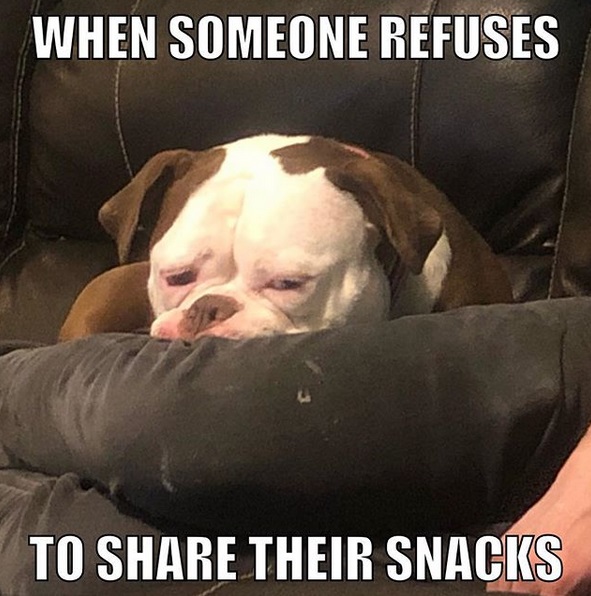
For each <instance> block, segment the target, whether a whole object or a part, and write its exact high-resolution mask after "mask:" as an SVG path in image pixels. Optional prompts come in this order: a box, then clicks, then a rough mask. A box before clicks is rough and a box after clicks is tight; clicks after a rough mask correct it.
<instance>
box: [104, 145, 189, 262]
mask: <svg viewBox="0 0 591 596" xmlns="http://www.w3.org/2000/svg"><path fill="white" fill-rule="evenodd" d="M193 159H194V153H193V152H191V151H186V150H183V149H179V150H171V151H162V152H161V153H158V154H156V155H155V156H154V157H152V158H151V159H150V160H148V162H147V163H146V164H145V165H144V166H143V167H142V169H141V170H140V171H139V172H138V173H137V174H136V175H135V176H134V177H133V179H132V180H131V182H129V184H127V186H125V187H123V188H122V189H121V190H120V191H119V192H118V193H117V194H115V195H114V196H113V197H111V198H110V199H109V200H108V201H107V202H106V203H105V204H104V205H103V206H102V207H101V209H100V211H99V221H100V222H101V224H102V226H103V227H104V228H105V230H106V231H107V233H108V234H109V235H110V236H111V237H112V238H113V239H114V240H115V242H116V243H117V252H118V254H119V261H120V263H121V264H123V263H129V262H134V261H139V260H144V259H147V254H145V253H146V252H147V247H148V245H149V241H150V236H151V233H152V231H153V229H154V226H155V225H156V222H157V221H158V217H159V215H160V211H161V209H162V202H163V199H164V196H165V194H166V191H167V190H168V189H169V188H170V186H171V185H172V184H173V182H174V180H175V179H178V178H179V177H182V176H183V175H184V174H185V173H186V172H187V170H188V169H189V167H190V165H191V163H192V161H193Z"/></svg>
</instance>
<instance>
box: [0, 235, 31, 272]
mask: <svg viewBox="0 0 591 596" xmlns="http://www.w3.org/2000/svg"><path fill="white" fill-rule="evenodd" d="M25 244H26V241H25V239H24V238H23V239H22V240H21V243H20V244H19V245H18V246H17V247H16V248H15V249H14V250H13V251H12V252H9V253H8V254H7V255H6V258H5V259H4V260H3V261H2V262H1V263H0V273H2V270H3V269H4V267H6V266H7V265H8V262H9V261H10V260H11V259H12V257H14V256H16V255H17V254H18V253H19V252H20V251H21V250H22V249H23V248H25Z"/></svg>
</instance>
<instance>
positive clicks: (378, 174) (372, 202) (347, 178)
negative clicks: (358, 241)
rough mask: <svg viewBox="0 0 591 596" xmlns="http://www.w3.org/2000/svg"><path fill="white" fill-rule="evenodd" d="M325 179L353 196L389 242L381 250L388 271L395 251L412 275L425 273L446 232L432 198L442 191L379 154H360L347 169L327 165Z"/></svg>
mask: <svg viewBox="0 0 591 596" xmlns="http://www.w3.org/2000/svg"><path fill="white" fill-rule="evenodd" d="M326 176H327V178H328V179H329V180H330V181H331V182H332V183H333V184H334V185H335V186H337V187H338V188H340V189H342V190H345V191H347V192H350V193H351V194H353V196H354V197H355V198H356V200H357V201H358V202H359V204H360V205H361V207H362V209H363V211H364V213H365V216H366V217H367V219H368V221H369V222H370V223H371V224H373V225H374V226H375V227H376V228H377V229H378V230H379V231H380V232H381V235H382V237H383V238H385V239H386V240H387V243H386V245H384V244H383V243H382V245H378V248H377V256H378V258H379V259H380V261H381V262H382V264H383V265H384V267H385V269H386V273H387V274H390V273H391V268H392V267H393V266H394V263H393V260H394V259H395V257H393V256H392V249H394V251H395V252H396V253H397V254H398V255H399V256H400V259H401V261H402V263H403V264H404V265H406V266H407V267H408V269H409V270H410V271H411V272H412V273H414V274H415V275H418V274H419V273H421V271H422V269H423V265H424V263H425V260H426V259H427V256H428V255H429V253H430V252H431V250H432V249H433V247H434V246H435V244H436V242H437V240H438V239H439V238H440V236H441V234H442V232H443V222H442V219H441V216H440V214H439V212H438V211H437V210H436V209H435V208H433V207H432V206H431V205H430V204H429V200H428V198H429V196H430V194H433V193H437V192H439V191H437V190H436V189H435V187H433V186H432V185H431V184H430V183H429V182H427V180H426V179H425V178H423V176H422V175H421V174H420V173H419V172H417V171H416V170H415V169H414V168H412V167H411V166H410V165H408V164H405V163H404V162H402V161H400V160H398V159H397V158H395V157H392V156H389V155H385V154H378V153H371V154H370V153H367V154H366V156H365V157H364V156H359V155H357V156H355V157H354V158H353V159H350V160H348V161H347V162H346V163H343V164H342V165H338V166H333V167H328V168H326Z"/></svg>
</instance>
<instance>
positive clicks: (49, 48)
mask: <svg viewBox="0 0 591 596" xmlns="http://www.w3.org/2000/svg"><path fill="white" fill-rule="evenodd" d="M32 23H33V35H34V41H35V50H36V55H37V58H38V59H48V58H57V59H61V60H70V59H72V58H78V59H81V60H84V59H93V60H102V59H111V60H141V59H145V60H155V59H157V58H158V47H159V45H158V35H157V33H158V28H157V20H156V16H154V15H147V16H140V15H132V16H87V15H85V16H70V15H68V16H63V17H59V16H48V17H42V16H33V17H32ZM368 27H369V17H368V16H366V15H331V16H327V15H325V16H322V15H321V16H317V17H312V16H309V15H295V16H292V17H286V16H262V15H247V16H246V15H241V16H226V17H220V16H217V15H204V16H201V17H199V18H195V17H192V16H189V15H175V16H173V17H172V18H171V19H170V20H169V21H168V23H167V30H168V34H169V37H170V39H169V42H168V43H167V45H166V48H167V50H166V51H167V52H168V54H169V55H170V56H171V57H172V58H174V59H175V60H189V59H192V58H200V59H202V60H217V59H220V58H226V59H229V60H285V59H287V58H292V59H295V60H308V59H311V58H318V59H321V60H339V59H341V60H342V59H347V60H368V59H369V58H370V49H369V41H370V40H369V37H370V33H369V29H368ZM558 27H559V23H558V20H557V19H556V17H554V16H552V15H539V16H531V15H515V16H511V17H506V16H504V15H496V14H493V15H488V16H483V17H481V16H478V15H433V16H428V15H411V16H408V17H406V18H405V17H402V16H400V15H382V16H380V17H379V23H378V27H377V30H378V31H379V40H378V41H379V43H378V46H379V58H380V59H382V60H404V59H410V60H424V59H431V60H440V59H443V58H445V57H446V55H449V52H451V53H452V54H453V55H454V56H456V57H457V58H460V59H462V60H473V59H475V58H477V57H478V56H480V55H481V54H483V55H484V56H485V57H486V58H488V59H490V60H504V59H507V58H511V59H513V60H521V59H526V60H527V59H532V58H534V57H536V58H538V59H541V60H551V59H553V58H556V56H558V54H559V51H560V43H559V40H558V38H557V37H556V35H555V31H556V30H558Z"/></svg>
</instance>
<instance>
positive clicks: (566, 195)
mask: <svg viewBox="0 0 591 596" xmlns="http://www.w3.org/2000/svg"><path fill="white" fill-rule="evenodd" d="M590 47H591V27H590V28H589V32H588V33H587V41H586V43H585V52H584V54H583V61H582V62H581V69H580V71H579V79H578V82H577V91H576V94H575V102H574V104H573V113H572V116H571V124H570V130H569V134H568V148H567V152H566V174H565V181H564V193H563V195H562V207H561V209H560V219H559V223H558V231H557V233H556V241H555V248H554V258H553V259H552V269H551V273H550V282H549V284H548V296H547V299H548V300H549V299H550V298H551V297H552V292H553V290H554V282H555V279H556V270H557V268H558V254H559V252H560V246H561V240H562V233H563V228H564V220H565V217H566V208H567V205H568V198H569V191H570V181H571V178H570V176H571V165H572V164H571V159H572V152H573V144H574V136H575V127H576V122H577V112H578V109H579V105H580V101H581V93H582V92H581V87H582V83H583V75H584V74H585V66H586V64H587V61H588V59H589V52H590Z"/></svg>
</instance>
